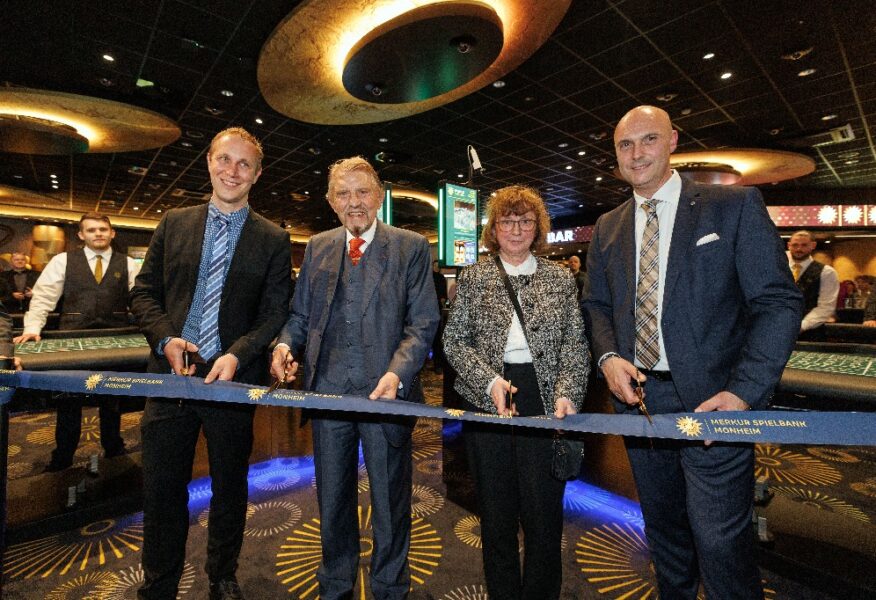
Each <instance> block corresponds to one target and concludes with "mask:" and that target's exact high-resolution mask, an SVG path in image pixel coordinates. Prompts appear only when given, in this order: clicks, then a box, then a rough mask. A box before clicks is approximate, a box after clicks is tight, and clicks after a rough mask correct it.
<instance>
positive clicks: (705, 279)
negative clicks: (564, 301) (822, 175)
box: [582, 106, 802, 600]
mask: <svg viewBox="0 0 876 600" xmlns="http://www.w3.org/2000/svg"><path fill="white" fill-rule="evenodd" d="M677 140H678V133H677V132H676V131H674V130H673V129H672V124H671V123H670V120H669V115H667V114H666V112H664V111H663V110H660V109H659V108H654V107H650V106H640V107H638V108H635V109H633V110H631V111H630V112H628V113H627V114H626V115H625V116H624V117H623V118H622V119H621V120H620V122H619V123H618V125H617V128H616V129H615V134H614V142H615V150H616V152H617V159H618V167H619V169H620V172H621V175H623V177H624V179H626V180H627V181H628V182H629V183H630V184H631V185H632V187H633V192H634V197H633V198H631V199H630V200H628V201H627V202H625V203H624V204H622V205H621V206H619V207H617V208H616V209H614V210H613V211H611V212H609V213H607V214H605V215H603V216H602V217H600V218H599V220H598V221H597V223H596V227H595V229H594V232H593V239H592V241H591V243H590V250H589V252H588V255H587V277H588V279H587V282H586V286H585V296H584V300H583V302H582V305H583V307H584V309H585V311H586V314H587V316H588V317H589V320H590V322H591V326H592V330H591V331H592V337H593V345H592V347H593V353H594V357H595V358H597V360H598V364H599V367H600V370H601V372H602V374H603V375H604V377H605V379H606V382H607V384H608V387H609V389H610V390H611V392H612V394H614V396H615V397H616V398H617V399H618V401H617V402H616V410H617V411H618V412H620V413H631V414H635V413H636V411H637V405H638V403H639V399H638V398H637V396H636V393H635V390H634V389H633V385H634V384H635V382H636V381H640V382H642V383H643V385H644V390H645V395H646V399H647V407H648V410H649V411H650V412H652V413H674V412H687V411H697V412H705V411H714V410H724V411H742V410H759V409H763V408H765V407H766V406H767V403H768V401H769V398H770V395H771V393H772V390H773V387H774V386H775V385H776V383H777V382H778V380H779V377H780V376H781V373H782V369H783V368H784V366H785V363H786V362H787V360H788V357H789V355H790V353H791V350H792V348H793V346H794V341H795V339H796V337H797V330H798V329H799V325H800V314H801V308H802V298H801V295H800V293H799V291H798V290H797V288H796V286H795V285H794V281H793V278H792V277H791V273H790V270H789V269H788V266H787V259H786V257H785V253H784V251H783V248H782V244H781V241H780V239H779V236H778V234H777V232H776V229H775V227H774V225H773V224H772V222H771V221H770V219H769V216H768V214H767V211H766V209H765V207H764V205H763V201H762V199H761V196H760V193H759V192H758V191H757V190H756V189H754V188H739V187H722V186H707V185H699V184H696V183H693V182H691V181H688V180H686V179H682V178H680V177H679V175H678V174H677V173H676V172H675V171H674V170H672V169H671V168H670V165H669V155H670V154H671V153H672V152H673V151H674V150H675V147H676V143H677ZM625 441H626V446H627V453H628V456H629V459H630V464H631V466H632V469H633V476H634V478H635V481H636V486H637V488H638V492H639V500H640V502H641V506H642V513H643V515H644V518H645V533H646V535H647V538H648V543H649V546H650V548H651V555H652V558H653V560H654V565H655V568H656V572H657V582H658V587H659V591H660V597H661V598H662V599H663V600H670V599H675V598H684V599H690V600H693V599H694V598H696V595H697V588H698V585H699V582H700V579H701V578H702V580H703V583H704V585H705V589H706V596H707V597H708V598H721V599H722V600H724V599H732V598H744V599H751V598H763V590H762V588H761V584H760V574H759V572H758V568H757V562H756V551H755V550H756V549H755V542H754V538H753V533H752V530H751V516H752V501H753V484H754V481H753V480H754V451H753V448H752V447H751V445H748V444H724V443H720V444H718V443H716V444H708V443H706V444H701V443H687V442H677V441H667V440H653V445H652V444H651V443H650V442H649V441H647V440H642V439H636V438H627V439H626V440H625Z"/></svg>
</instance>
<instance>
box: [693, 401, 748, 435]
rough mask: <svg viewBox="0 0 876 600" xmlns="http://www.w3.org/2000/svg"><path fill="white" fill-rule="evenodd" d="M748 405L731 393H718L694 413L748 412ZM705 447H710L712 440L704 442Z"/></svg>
mask: <svg viewBox="0 0 876 600" xmlns="http://www.w3.org/2000/svg"><path fill="white" fill-rule="evenodd" d="M750 408H751V407H750V406H748V403H747V402H746V401H745V400H743V399H742V398H740V397H739V396H737V395H736V394H734V393H733V392H726V391H725V392H718V393H717V394H715V395H714V396H712V397H711V398H709V399H708V400H706V401H705V402H703V403H702V404H700V405H699V406H697V407H696V408H695V409H694V412H712V411H716V410H749V409H750ZM705 444H706V446H711V445H712V440H706V441H705Z"/></svg>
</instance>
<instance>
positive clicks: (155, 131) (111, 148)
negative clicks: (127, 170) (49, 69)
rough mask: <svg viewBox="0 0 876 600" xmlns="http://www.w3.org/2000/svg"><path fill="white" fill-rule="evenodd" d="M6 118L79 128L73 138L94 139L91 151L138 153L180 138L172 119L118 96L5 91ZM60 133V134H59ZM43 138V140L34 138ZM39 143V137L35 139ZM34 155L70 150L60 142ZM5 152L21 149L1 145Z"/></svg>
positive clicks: (1, 97)
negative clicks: (102, 96)
mask: <svg viewBox="0 0 876 600" xmlns="http://www.w3.org/2000/svg"><path fill="white" fill-rule="evenodd" d="M0 117H5V118H6V119H7V120H8V121H11V120H12V119H14V118H15V117H25V118H22V119H17V120H16V125H17V126H19V127H22V126H24V127H26V124H27V123H33V126H34V128H35V129H41V128H44V127H45V125H46V124H47V122H48V123H55V124H58V125H59V130H60V129H66V130H68V131H69V130H71V129H72V130H73V132H75V133H72V137H76V138H77V139H78V138H85V139H87V140H88V146H87V152H132V151H137V150H148V149H150V148H159V147H161V146H166V145H167V144H170V143H172V142H174V141H176V139H177V138H179V136H180V129H179V127H178V126H177V124H176V123H174V122H173V121H172V120H171V119H169V118H167V117H165V116H163V115H160V114H158V113H155V112H152V111H150V110H146V109H144V108H139V107H137V106H132V105H130V104H122V103H121V102H114V101H112V100H103V99H101V98H91V97H89V96H79V95H76V94H65V93H62V92H52V91H48V90H36V89H30V88H2V89H0ZM55 137H57V136H55ZM34 139H35V140H38V138H34ZM35 143H37V144H38V141H37V142H35ZM34 150H35V151H33V150H32V151H30V152H29V153H31V154H68V153H70V152H65V151H61V150H59V147H58V145H57V144H49V143H47V144H46V145H45V147H43V148H42V150H43V151H39V150H41V148H39V147H37V148H35V149H34ZM0 151H6V152H15V151H20V150H15V147H14V146H12V145H10V147H9V148H8V149H4V148H2V147H0Z"/></svg>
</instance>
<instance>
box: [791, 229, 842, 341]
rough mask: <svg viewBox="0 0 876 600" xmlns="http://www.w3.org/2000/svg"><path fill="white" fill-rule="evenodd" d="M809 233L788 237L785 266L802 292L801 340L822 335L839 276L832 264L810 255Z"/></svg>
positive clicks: (832, 306)
mask: <svg viewBox="0 0 876 600" xmlns="http://www.w3.org/2000/svg"><path fill="white" fill-rule="evenodd" d="M815 245H816V244H815V240H814V239H812V234H811V233H810V232H808V231H806V230H801V231H798V232H797V233H795V234H794V235H792V236H791V239H789V240H788V255H789V259H790V260H789V262H788V266H789V267H791V274H792V275H794V281H796V282H797V287H798V288H800V291H801V292H803V321H802V322H801V323H800V337H799V339H801V340H810V341H818V340H821V339H823V338H824V328H823V327H822V325H824V324H825V323H826V322H827V320H828V319H830V318H831V317H832V316H833V314H834V310H835V308H836V297H837V295H838V294H839V276H838V275H837V272H836V271H835V270H834V268H833V267H831V266H829V265H825V264H823V263H820V262H818V261H817V260H814V259H813V258H812V252H813V251H814V250H815Z"/></svg>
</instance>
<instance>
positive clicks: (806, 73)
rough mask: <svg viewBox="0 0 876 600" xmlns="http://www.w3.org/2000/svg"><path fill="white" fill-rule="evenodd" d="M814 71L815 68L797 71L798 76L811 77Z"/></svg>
mask: <svg viewBox="0 0 876 600" xmlns="http://www.w3.org/2000/svg"><path fill="white" fill-rule="evenodd" d="M813 73H815V69H803V70H802V71H800V72H799V73H797V77H809V76H810V75H812V74H813Z"/></svg>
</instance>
